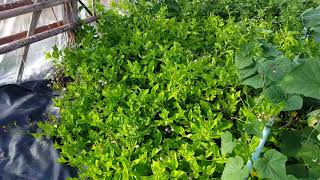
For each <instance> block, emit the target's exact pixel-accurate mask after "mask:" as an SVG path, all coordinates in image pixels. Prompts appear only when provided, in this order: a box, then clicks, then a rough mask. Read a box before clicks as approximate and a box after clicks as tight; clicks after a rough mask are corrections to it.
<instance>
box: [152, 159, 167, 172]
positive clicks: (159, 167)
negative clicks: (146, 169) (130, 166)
mask: <svg viewBox="0 0 320 180" xmlns="http://www.w3.org/2000/svg"><path fill="white" fill-rule="evenodd" d="M151 169H152V172H153V174H163V173H164V172H165V171H166V166H165V165H164V164H163V163H162V162H159V161H153V162H152V164H151Z"/></svg>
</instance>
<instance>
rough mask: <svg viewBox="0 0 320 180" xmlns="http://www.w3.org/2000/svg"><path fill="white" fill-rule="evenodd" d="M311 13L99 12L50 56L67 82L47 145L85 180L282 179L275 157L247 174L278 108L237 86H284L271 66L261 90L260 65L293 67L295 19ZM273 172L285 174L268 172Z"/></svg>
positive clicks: (129, 7) (296, 9) (203, 4)
mask: <svg viewBox="0 0 320 180" xmlns="http://www.w3.org/2000/svg"><path fill="white" fill-rule="evenodd" d="M313 5H314V3H312V2H308V3H304V2H300V1H297V2H296V1H295V2H291V1H281V3H280V2H278V1H271V0H270V1H262V2H258V1H252V0H242V1H241V0H237V1H230V0H219V1H215V0H193V1H190V0H165V1H135V2H119V4H118V5H117V6H116V7H114V8H112V9H111V10H108V11H101V12H100V16H99V22H98V23H97V26H96V27H95V28H93V27H91V26H83V27H81V28H80V29H79V30H78V40H77V45H76V46H75V47H73V48H66V49H64V50H63V51H58V50H55V51H54V52H53V53H52V54H51V55H50V56H51V58H53V59H55V60H56V61H55V62H56V65H57V67H58V68H59V69H61V70H62V71H63V72H64V75H65V76H68V77H70V78H71V79H72V82H69V83H68V84H67V86H66V89H65V91H62V96H61V97H60V98H56V99H55V105H56V106H57V107H59V108H60V118H59V119H58V120H56V121H52V122H49V123H47V124H39V126H40V127H41V128H42V129H43V130H44V132H43V133H42V135H49V136H51V137H53V138H54V139H55V140H56V143H55V147H56V148H58V149H59V150H60V151H61V153H60V158H59V161H60V162H61V163H66V164H68V165H70V166H72V167H76V168H77V169H78V170H79V173H78V176H79V178H80V179H87V178H88V179H200V178H202V179H214V178H221V177H222V178H223V179H230V178H234V177H239V178H240V177H241V178H244V177H247V176H252V177H255V176H257V175H258V176H259V177H261V178H264V177H266V178H270V177H271V178H272V177H286V169H285V168H284V167H285V162H286V160H287V158H286V157H285V156H284V155H282V154H281V153H280V152H278V151H276V150H269V151H267V152H266V153H265V154H264V156H263V157H262V158H261V159H259V161H258V162H257V164H255V165H254V167H255V168H256V169H255V170H254V172H252V173H250V175H249V172H248V170H247V169H246V167H245V164H246V162H247V160H248V159H249V158H250V156H251V153H252V152H253V151H254V150H255V148H256V146H257V144H258V143H259V137H262V133H261V132H262V129H263V126H264V125H265V123H266V121H267V120H268V119H269V118H270V117H271V116H276V115H278V114H279V112H280V110H281V107H279V106H277V105H276V104H273V103H270V102H269V100H267V99H262V98H259V92H257V91H256V90H254V89H252V88H250V87H244V86H243V85H241V84H240V82H243V81H246V80H247V81H248V85H252V86H253V87H255V88H263V87H266V86H270V85H273V83H272V82H271V81H272V80H274V81H278V80H279V79H281V78H282V74H284V73H286V72H287V71H286V68H287V65H286V63H287V62H288V63H289V62H290V63H291V61H289V60H284V62H285V63H278V64H281V65H282V64H283V66H281V68H282V69H281V68H279V70H280V72H281V73H282V74H280V75H279V76H273V75H270V76H268V79H267V81H261V80H260V78H261V77H260V76H258V75H257V72H258V73H260V72H262V71H261V70H260V69H261V68H260V66H258V65H259V64H264V63H266V64H265V65H266V66H267V65H269V64H270V63H271V64H272V63H273V62H269V61H268V60H266V59H263V58H261V57H269V58H271V59H275V58H282V56H284V57H283V58H285V57H288V58H291V57H293V56H295V53H296V52H295V50H296V49H297V48H299V47H300V44H299V43H300V41H296V37H298V34H299V31H298V29H299V28H300V27H303V25H302V24H301V23H299V22H300V21H298V20H299V15H300V13H301V12H302V11H303V10H305V9H307V8H309V7H312V6H313ZM251 10H252V11H251ZM292 28H294V29H292ZM261 43H264V44H265V47H266V50H264V49H263V47H264V46H263V47H262V46H261V45H260V44H261ZM309 43H312V42H309ZM317 49H318V47H316V46H314V48H313V50H312V51H316V50H317ZM308 50H309V49H308ZM307 52H309V51H307V50H305V51H303V52H301V53H307ZM279 56H281V57H279ZM60 58H61V59H62V61H57V60H58V59H60ZM268 63H269V64H268ZM290 63H289V64H290ZM237 67H238V68H239V67H240V69H241V70H240V72H239V70H238V68H237ZM290 68H291V67H290ZM239 76H240V80H239V79H238V77H239ZM250 78H251V80H248V79H250ZM252 79H253V80H252ZM249 81H250V83H249ZM262 82H263V83H262ZM54 86H55V87H57V88H58V89H59V88H60V89H62V87H60V85H59V82H57V83H55V84H54ZM272 92H273V91H272ZM278 96H279V98H282V96H280V95H278ZM283 99H284V100H287V96H285V95H284V97H283ZM291 100H292V99H291ZM293 100H296V99H293ZM279 102H280V101H279ZM40 134H41V133H40ZM276 135H277V134H276ZM273 143H274V146H273V147H275V146H278V144H277V143H276V142H274V141H273ZM310 147H311V146H309V145H308V146H306V147H305V150H306V151H307V150H308V149H310ZM267 148H268V149H271V148H270V147H267ZM301 157H302V158H307V157H309V155H308V154H306V153H303V152H302V154H301ZM279 158H280V159H279ZM308 160H309V159H308ZM268 162H272V164H266V163H268ZM278 163H279V165H280V166H281V172H280V171H275V172H272V173H271V172H269V171H268V172H266V171H264V170H263V169H265V167H266V168H267V170H270V169H271V170H272V169H273V168H274V167H275V166H277V164H278ZM314 168H316V167H314ZM315 171H316V169H313V170H312V172H313V173H315ZM277 173H279V174H277ZM288 177H289V176H288ZM290 177H292V175H290Z"/></svg>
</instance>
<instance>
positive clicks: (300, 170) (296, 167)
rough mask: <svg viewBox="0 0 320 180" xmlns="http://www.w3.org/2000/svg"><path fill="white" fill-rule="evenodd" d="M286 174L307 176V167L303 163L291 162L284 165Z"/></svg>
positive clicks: (300, 176) (299, 176)
mask: <svg viewBox="0 0 320 180" xmlns="http://www.w3.org/2000/svg"><path fill="white" fill-rule="evenodd" d="M286 169H287V174H292V175H294V176H295V177H298V178H305V177H307V176H308V169H307V167H306V166H305V165H304V164H292V165H288V166H287V167H286Z"/></svg>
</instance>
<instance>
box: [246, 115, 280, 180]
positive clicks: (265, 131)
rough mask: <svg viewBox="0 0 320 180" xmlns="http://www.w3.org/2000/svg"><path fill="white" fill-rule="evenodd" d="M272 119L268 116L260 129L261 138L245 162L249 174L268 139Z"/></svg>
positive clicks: (272, 122) (273, 118)
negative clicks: (267, 119) (261, 129)
mask: <svg viewBox="0 0 320 180" xmlns="http://www.w3.org/2000/svg"><path fill="white" fill-rule="evenodd" d="M274 120H275V117H272V118H270V119H269V121H268V122H267V124H266V125H265V126H264V128H263V131H262V138H261V139H260V143H259V145H258V146H257V148H256V149H255V151H254V152H253V153H252V156H251V159H249V160H248V162H247V165H246V166H247V169H248V171H249V174H250V172H251V170H252V165H253V163H254V162H255V161H257V159H258V158H259V156H260V154H261V152H262V150H263V147H264V145H265V143H266V141H267V139H268V136H269V134H270V130H271V127H272V126H273V124H274ZM249 174H248V176H249Z"/></svg>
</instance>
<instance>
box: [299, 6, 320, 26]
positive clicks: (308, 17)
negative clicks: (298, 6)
mask: <svg viewBox="0 0 320 180" xmlns="http://www.w3.org/2000/svg"><path fill="white" fill-rule="evenodd" d="M301 17H302V21H303V23H304V25H305V26H307V27H309V28H310V27H314V26H317V25H320V8H319V7H318V8H315V9H314V8H310V9H307V10H305V11H304V12H303V13H302V14H301Z"/></svg>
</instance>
